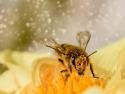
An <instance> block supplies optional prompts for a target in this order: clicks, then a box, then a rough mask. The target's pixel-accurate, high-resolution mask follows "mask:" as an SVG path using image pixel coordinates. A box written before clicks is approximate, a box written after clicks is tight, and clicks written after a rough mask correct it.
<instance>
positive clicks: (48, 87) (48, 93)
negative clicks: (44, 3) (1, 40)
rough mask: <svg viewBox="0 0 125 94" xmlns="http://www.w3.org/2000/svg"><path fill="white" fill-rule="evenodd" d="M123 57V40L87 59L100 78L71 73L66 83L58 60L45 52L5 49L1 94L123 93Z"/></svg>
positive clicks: (1, 61)
mask: <svg viewBox="0 0 125 94" xmlns="http://www.w3.org/2000/svg"><path fill="white" fill-rule="evenodd" d="M124 57H125V39H122V40H120V41H118V42H116V43H114V44H111V45H109V46H106V47H104V48H101V49H99V50H97V53H95V54H93V55H92V56H91V57H90V61H91V62H92V65H93V67H94V72H96V75H97V76H98V77H99V79H96V78H93V77H91V76H90V75H89V74H90V73H89V72H90V71H89V69H87V70H86V74H85V75H84V76H82V77H79V76H76V75H74V74H71V76H70V77H69V78H68V80H67V81H65V80H64V78H63V76H62V75H61V74H60V70H61V67H60V65H59V62H58V60H56V59H53V58H50V57H49V54H48V53H43V54H40V53H32V52H19V51H11V50H6V51H3V52H2V53H1V54H0V63H1V64H4V65H5V66H7V68H8V70H6V71H5V72H4V73H2V74H1V75H0V93H1V94H6V93H14V92H15V94H125V79H124V78H125V74H124V73H125V58H124ZM8 78H9V79H8Z"/></svg>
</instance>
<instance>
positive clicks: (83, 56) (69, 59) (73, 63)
mask: <svg viewBox="0 0 125 94" xmlns="http://www.w3.org/2000/svg"><path fill="white" fill-rule="evenodd" d="M76 37H77V40H78V43H79V46H75V45H71V44H58V43H57V42H56V41H55V40H54V39H53V38H50V37H45V38H40V39H37V40H36V41H37V42H38V43H40V44H42V45H45V46H47V47H50V48H52V49H54V51H55V54H56V56H57V57H58V60H59V62H60V63H61V64H62V65H63V68H64V69H63V70H61V73H64V76H65V79H67V78H68V77H69V76H70V74H71V73H72V72H74V71H75V72H76V73H77V74H78V75H80V76H81V75H84V74H85V70H86V67H87V66H89V67H90V70H91V73H92V75H93V77H95V78H98V77H96V76H95V74H94V72H93V68H92V64H91V63H90V60H89V56H91V55H92V54H94V53H95V52H96V51H95V52H93V53H92V54H90V55H88V54H87V53H86V47H87V44H88V42H89V40H90V38H91V34H90V32H89V31H81V32H78V33H77V35H76Z"/></svg>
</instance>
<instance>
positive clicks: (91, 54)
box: [87, 51, 97, 57]
mask: <svg viewBox="0 0 125 94" xmlns="http://www.w3.org/2000/svg"><path fill="white" fill-rule="evenodd" d="M96 52H97V51H95V52H93V53H91V54H90V55H88V56H87V57H89V56H91V55H92V54H94V53H96Z"/></svg>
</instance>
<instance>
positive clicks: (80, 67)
mask: <svg viewBox="0 0 125 94" xmlns="http://www.w3.org/2000/svg"><path fill="white" fill-rule="evenodd" d="M72 64H73V66H74V67H75V69H76V70H77V72H78V75H83V74H84V72H85V69H86V67H87V65H88V58H87V57H85V56H81V55H80V56H78V57H75V58H74V57H73V58H72Z"/></svg>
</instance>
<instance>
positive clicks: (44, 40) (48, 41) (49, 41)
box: [36, 37, 64, 54]
mask: <svg viewBox="0 0 125 94" xmlns="http://www.w3.org/2000/svg"><path fill="white" fill-rule="evenodd" d="M36 41H37V42H38V43H40V44H42V45H45V46H47V47H50V48H52V49H54V50H56V51H59V52H61V53H63V54H64V51H63V49H62V47H61V46H60V45H59V44H58V43H57V42H56V41H55V40H54V39H53V38H50V37H48V38H47V37H46V38H39V39H36Z"/></svg>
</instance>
